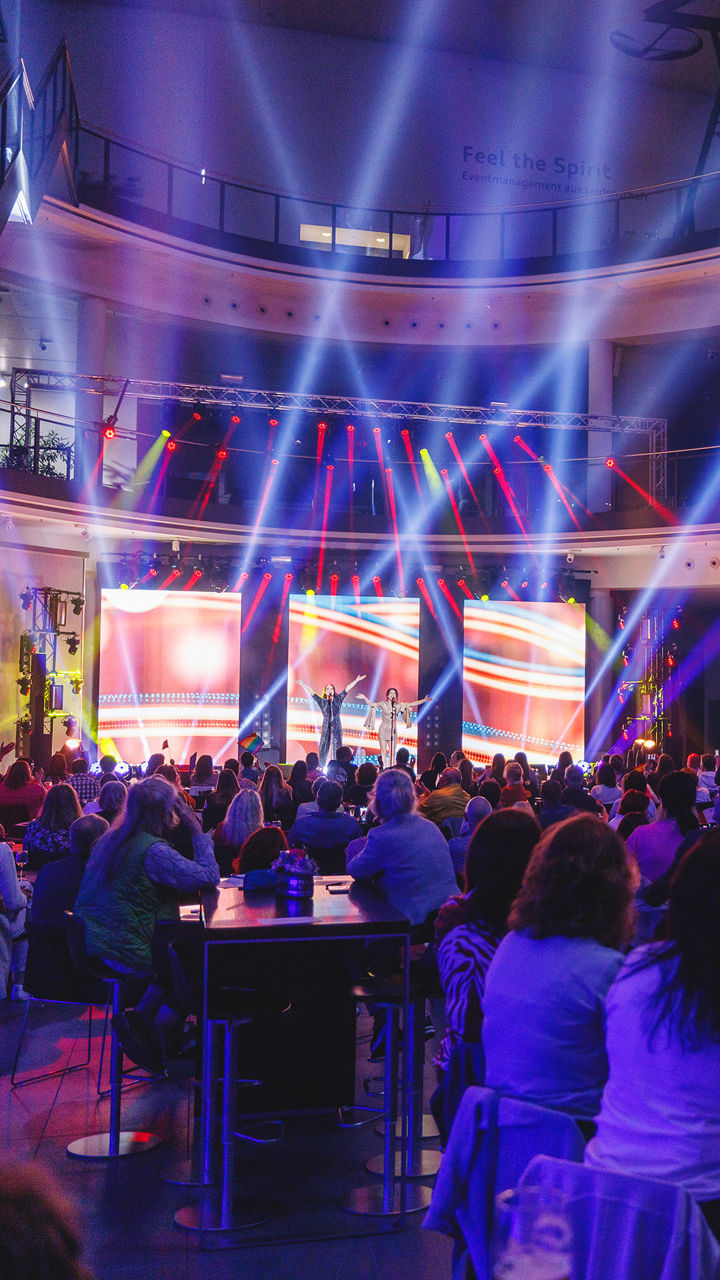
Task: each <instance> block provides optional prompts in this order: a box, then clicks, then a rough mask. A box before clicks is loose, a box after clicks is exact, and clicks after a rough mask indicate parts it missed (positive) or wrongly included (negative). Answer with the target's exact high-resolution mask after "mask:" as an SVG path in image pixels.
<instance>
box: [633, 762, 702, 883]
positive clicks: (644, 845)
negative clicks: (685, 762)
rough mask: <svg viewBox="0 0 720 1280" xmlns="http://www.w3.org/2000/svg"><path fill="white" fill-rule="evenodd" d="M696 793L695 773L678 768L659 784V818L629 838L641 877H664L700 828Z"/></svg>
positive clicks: (654, 878)
mask: <svg viewBox="0 0 720 1280" xmlns="http://www.w3.org/2000/svg"><path fill="white" fill-rule="evenodd" d="M696 793H697V776H696V775H695V774H694V773H686V772H685V770H684V769H679V770H678V771H677V772H676V773H668V774H666V775H665V777H664V778H663V779H662V781H661V783H660V800H661V802H662V809H661V812H660V817H659V818H658V819H657V821H655V822H651V823H648V825H647V826H644V827H643V826H641V827H637V828H636V829H635V831H633V832H632V834H631V835H630V836H628V842H627V843H628V849H630V851H631V852H632V853H634V854H635V857H636V858H637V862H638V866H639V868H640V874H641V875H643V876H645V878H646V879H647V880H656V879H657V878H658V876H661V875H663V873H664V872H665V871H667V870H668V868H669V867H670V866H671V865H672V861H673V858H674V857H675V854H676V853H677V850H678V848H679V846H680V845H681V844H682V841H683V840H684V839H685V837H686V836H687V835H689V834H690V832H691V831H698V830H699V829H700V823H699V821H698V817H697V813H696V812H695V796H696Z"/></svg>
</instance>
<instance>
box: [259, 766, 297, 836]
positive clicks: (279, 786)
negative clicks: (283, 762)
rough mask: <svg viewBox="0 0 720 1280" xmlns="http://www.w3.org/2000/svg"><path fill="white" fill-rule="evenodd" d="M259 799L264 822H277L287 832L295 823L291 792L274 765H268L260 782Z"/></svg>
mask: <svg viewBox="0 0 720 1280" xmlns="http://www.w3.org/2000/svg"><path fill="white" fill-rule="evenodd" d="M259 790H260V799H261V800H262V807H263V813H264V814H265V821H266V822H279V823H280V825H281V826H282V829H283V831H289V830H290V828H291V826H292V824H293V822H294V821H295V805H294V804H293V796H292V791H291V790H290V788H289V786H288V784H287V782H285V781H284V780H283V776H282V773H281V772H280V770H279V769H278V767H277V765H276V764H269V765H268V767H267V769H266V770H265V772H264V774H263V776H262V778H261V780H260V788H259Z"/></svg>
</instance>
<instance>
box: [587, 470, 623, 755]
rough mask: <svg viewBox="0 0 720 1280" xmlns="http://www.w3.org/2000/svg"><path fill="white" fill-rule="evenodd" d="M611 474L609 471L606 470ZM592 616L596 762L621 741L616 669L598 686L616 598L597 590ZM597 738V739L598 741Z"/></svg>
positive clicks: (591, 720)
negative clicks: (602, 754) (613, 699)
mask: <svg viewBox="0 0 720 1280" xmlns="http://www.w3.org/2000/svg"><path fill="white" fill-rule="evenodd" d="M606 470H607V468H606ZM588 613H589V615H590V619H592V621H591V622H590V621H589V622H588V641H587V670H586V672H585V684H586V687H587V688H590V686H591V685H595V687H594V688H593V691H592V693H591V695H590V697H589V699H588V702H587V704H586V708H585V711H586V716H587V720H586V724H585V741H586V743H588V744H589V743H591V741H592V740H593V739H595V741H592V745H593V751H592V752H591V754H592V757H593V759H594V758H596V757H597V758H599V756H600V754H601V752H602V751H607V750H608V748H609V747H610V746H611V744H612V742H613V741H614V739H615V738H616V737H617V729H618V725H617V719H618V716H619V715H621V713H622V708H621V706H620V704H619V702H614V703H613V705H612V707H610V706H609V703H610V699H611V698H612V696H613V691H614V688H615V681H614V677H613V669H612V665H609V666H608V668H607V670H606V671H604V672H603V674H602V676H601V677H600V679H599V680H598V681H597V684H595V678H596V676H597V673H598V672H599V670H600V668H601V666H602V664H603V662H604V660H605V653H606V650H605V648H604V647H603V644H604V638H605V637H606V636H607V637H609V639H610V640H612V638H613V637H614V635H615V632H616V630H617V619H616V617H615V608H614V604H613V599H612V596H611V594H610V592H609V590H607V589H606V588H594V589H593V590H592V592H591V595H590V600H589V602H588ZM596 735H597V737H596Z"/></svg>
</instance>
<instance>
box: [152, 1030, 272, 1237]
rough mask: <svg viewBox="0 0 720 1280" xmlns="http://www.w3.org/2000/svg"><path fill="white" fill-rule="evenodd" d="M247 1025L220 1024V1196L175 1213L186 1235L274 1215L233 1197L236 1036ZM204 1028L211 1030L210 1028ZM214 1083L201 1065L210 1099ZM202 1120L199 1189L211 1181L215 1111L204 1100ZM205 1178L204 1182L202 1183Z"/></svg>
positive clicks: (252, 1201)
mask: <svg viewBox="0 0 720 1280" xmlns="http://www.w3.org/2000/svg"><path fill="white" fill-rule="evenodd" d="M247 1022H248V1019H247V1018H244V1019H239V1020H231V1019H228V1020H227V1021H225V1022H224V1023H222V1024H220V1025H222V1026H223V1031H224V1034H223V1064H222V1073H223V1076H222V1120H221V1145H222V1178H221V1184H220V1194H219V1196H218V1195H217V1194H216V1195H215V1196H214V1197H213V1198H212V1200H200V1201H198V1202H197V1203H196V1204H191V1205H186V1206H185V1208H183V1209H178V1211H177V1213H176V1214H175V1222H176V1223H177V1225H178V1226H179V1227H183V1228H184V1229H185V1230H186V1231H211V1232H213V1233H214V1234H216V1235H217V1234H218V1233H219V1232H232V1231H242V1230H244V1229H246V1228H247V1227H257V1226H260V1224H261V1223H263V1222H268V1221H269V1219H270V1218H273V1217H275V1215H276V1213H277V1212H278V1209H277V1208H276V1207H275V1206H274V1205H270V1204H267V1203H265V1202H263V1201H260V1200H255V1199H251V1198H250V1197H242V1198H241V1199H240V1198H236V1197H235V1194H234V1177H235V1140H236V1136H237V1135H236V1133H235V1111H236V1108H237V1090H238V1057H239V1044H238V1033H239V1030H240V1027H241V1026H245V1025H247ZM208 1025H209V1026H211V1027H212V1024H208ZM215 1025H218V1024H215ZM205 1045H206V1047H210V1048H211V1046H212V1030H211V1031H210V1037H209V1041H208V1040H206V1041H205ZM211 1053H212V1049H211ZM209 1056H211V1055H208V1057H209ZM212 1071H213V1068H212V1066H211V1064H208V1074H209V1075H210V1073H211V1072H212ZM216 1080H217V1074H216V1073H215V1074H213V1075H211V1076H210V1079H207V1078H206V1073H205V1062H203V1088H204V1090H205V1086H206V1085H208V1086H209V1088H208V1093H212V1094H213V1097H214V1094H215V1083H216ZM248 1083H253V1084H254V1083H255V1081H249V1082H248ZM202 1117H203V1119H202V1123H203V1138H202V1139H201V1145H202V1147H203V1151H202V1176H203V1185H208V1184H209V1182H211V1181H212V1177H213V1164H212V1160H213V1155H212V1146H213V1142H212V1140H213V1135H214V1128H215V1111H214V1104H211V1103H210V1102H208V1103H207V1106H206V1103H205V1098H204V1099H203V1110H202ZM240 1136H242V1135H240ZM206 1178H207V1182H206V1181H205V1179H206Z"/></svg>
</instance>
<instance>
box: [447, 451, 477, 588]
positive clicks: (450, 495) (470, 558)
mask: <svg viewBox="0 0 720 1280" xmlns="http://www.w3.org/2000/svg"><path fill="white" fill-rule="evenodd" d="M440 475H441V476H442V478H443V480H444V482H445V489H446V491H447V496H448V498H449V499H450V506H451V507H452V509H453V515H454V516H455V523H456V524H457V527H458V529H459V530H460V537H461V538H462V540H463V546H464V548H465V554H466V556H467V558H468V564H469V565H470V568H471V569H472V572H473V576H476V574H477V570H476V568H475V561H474V560H473V556H472V551H471V550H470V546H469V544H468V540H467V534H466V533H465V526H464V524H463V522H462V516H461V515H460V508H459V507H458V504H457V501H456V498H455V494H454V493H453V491H452V485H451V484H450V478H449V476H448V473H447V470H446V469H445V467H442V468H441V471H440Z"/></svg>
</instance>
